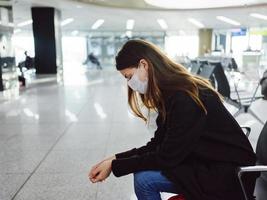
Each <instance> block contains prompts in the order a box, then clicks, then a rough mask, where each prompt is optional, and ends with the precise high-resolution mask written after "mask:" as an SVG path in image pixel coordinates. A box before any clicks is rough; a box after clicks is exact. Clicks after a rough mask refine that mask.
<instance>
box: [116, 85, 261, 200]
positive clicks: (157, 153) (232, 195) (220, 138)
mask: <svg viewBox="0 0 267 200" xmlns="http://www.w3.org/2000/svg"><path fill="white" fill-rule="evenodd" d="M200 98H201V100H202V102H203V103H204V105H205V107H206V109H207V114H205V113H204V112H203V110H202V109H201V108H200V107H199V106H198V105H197V104H196V103H195V101H193V99H192V98H191V97H190V96H189V95H188V94H187V93H185V92H175V93H174V94H172V95H169V96H168V97H167V98H165V106H166V111H167V117H166V121H165V122H164V123H163V122H162V120H161V118H160V115H159V117H158V118H157V120H156V122H157V125H158V128H157V130H156V131H155V136H154V137H153V138H152V139H151V141H150V142H148V143H147V144H146V145H145V146H143V147H140V148H134V149H132V150H129V151H126V152H123V153H119V154H116V160H113V161H112V172H113V174H114V175H115V176H117V177H119V176H123V175H126V174H129V173H133V172H137V171H143V170H160V171H162V173H163V174H164V175H165V176H166V177H168V178H169V179H170V180H171V181H172V182H173V183H174V184H175V186H176V188H177V192H178V193H182V194H184V195H185V198H186V200H225V199H227V200H242V199H243V195H242V192H241V187H240V184H239V182H238V179H237V176H236V168H237V166H247V165H254V164H255V162H256V156H255V154H254V152H253V149H252V147H251V145H250V143H249V141H248V139H247V138H246V136H245V134H244V133H243V131H242V129H241V128H240V126H239V125H238V123H237V122H236V120H235V119H234V118H233V117H232V115H231V114H230V113H229V112H228V111H227V109H226V108H225V107H224V105H223V103H222V102H221V101H220V99H219V98H218V97H217V95H215V94H214V93H213V92H212V91H209V90H202V91H200ZM254 180H255V178H254V177H252V182H251V185H250V186H251V187H250V188H253V187H254ZM250 195H252V190H251V191H250Z"/></svg>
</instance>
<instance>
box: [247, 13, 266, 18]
mask: <svg viewBox="0 0 267 200" xmlns="http://www.w3.org/2000/svg"><path fill="white" fill-rule="evenodd" d="M250 16H251V17H255V18H258V19H263V20H267V16H266V15H262V14H258V13H251V14H250Z"/></svg>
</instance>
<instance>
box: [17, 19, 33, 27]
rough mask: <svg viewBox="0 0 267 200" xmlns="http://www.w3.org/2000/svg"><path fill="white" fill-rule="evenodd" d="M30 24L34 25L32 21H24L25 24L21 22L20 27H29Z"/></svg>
mask: <svg viewBox="0 0 267 200" xmlns="http://www.w3.org/2000/svg"><path fill="white" fill-rule="evenodd" d="M29 24H32V20H31V19H30V20H27V21H24V22H21V23H18V25H17V26H18V27H23V26H27V25H29Z"/></svg>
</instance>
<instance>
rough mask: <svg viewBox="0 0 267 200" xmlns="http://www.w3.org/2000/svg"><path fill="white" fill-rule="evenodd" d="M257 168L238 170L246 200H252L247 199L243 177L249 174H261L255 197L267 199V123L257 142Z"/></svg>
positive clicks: (250, 167)
mask: <svg viewBox="0 0 267 200" xmlns="http://www.w3.org/2000/svg"><path fill="white" fill-rule="evenodd" d="M256 155H257V159H258V160H257V166H248V167H240V168H239V169H238V179H239V182H240V184H241V188H242V191H243V193H244V200H250V199H249V198H248V197H247V193H246V187H245V186H244V181H243V179H242V177H243V176H244V175H245V174H247V173H255V172H260V173H261V175H260V177H258V178H257V181H256V186H255V190H254V195H255V196H256V200H266V199H267V122H266V123H265V125H264V126H263V129H262V131H261V133H260V136H259V139H258V141H257V147H256Z"/></svg>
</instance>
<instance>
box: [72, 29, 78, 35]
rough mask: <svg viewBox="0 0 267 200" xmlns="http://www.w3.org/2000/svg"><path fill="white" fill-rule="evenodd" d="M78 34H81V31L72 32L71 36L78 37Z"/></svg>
mask: <svg viewBox="0 0 267 200" xmlns="http://www.w3.org/2000/svg"><path fill="white" fill-rule="evenodd" d="M78 33H79V31H77V30H75V31H72V32H71V35H73V36H76V35H78Z"/></svg>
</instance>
